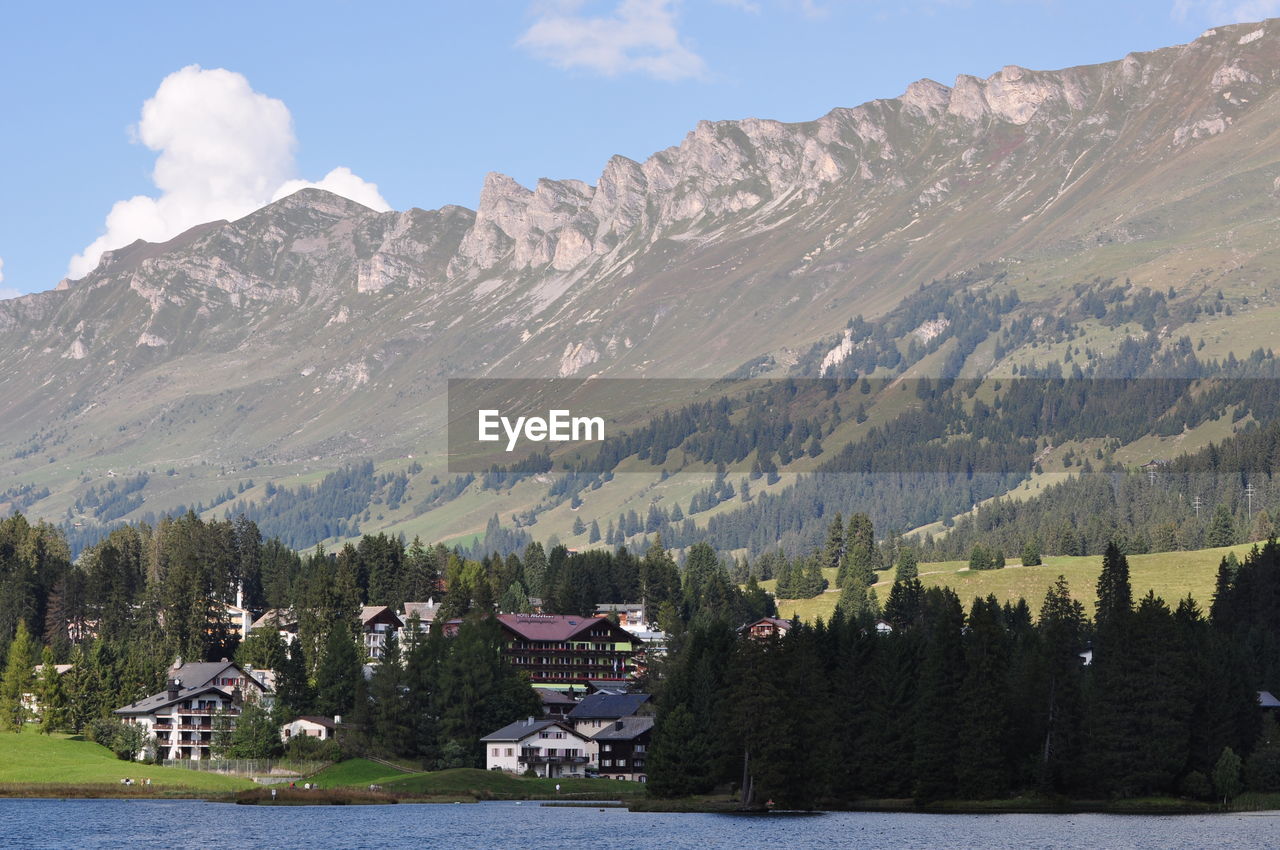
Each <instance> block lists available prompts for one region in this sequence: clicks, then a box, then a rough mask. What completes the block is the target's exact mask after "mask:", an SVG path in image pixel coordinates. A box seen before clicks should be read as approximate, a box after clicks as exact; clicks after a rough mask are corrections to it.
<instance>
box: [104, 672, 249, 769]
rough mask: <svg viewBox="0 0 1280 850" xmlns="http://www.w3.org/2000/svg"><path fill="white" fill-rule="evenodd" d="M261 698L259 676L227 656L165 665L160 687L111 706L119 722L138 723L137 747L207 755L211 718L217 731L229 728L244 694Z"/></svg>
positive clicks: (181, 755)
mask: <svg viewBox="0 0 1280 850" xmlns="http://www.w3.org/2000/svg"><path fill="white" fill-rule="evenodd" d="M249 695H252V697H250V698H266V696H267V689H266V687H265V686H264V685H263V684H262V681H261V679H259V678H257V677H255V676H254V675H252V674H251V673H249V672H248V671H246V670H244V669H243V668H241V667H240V665H238V664H234V663H232V662H230V661H227V660H225V659H224V660H222V661H218V662H196V663H188V664H183V663H182V662H181V660H179V661H177V662H176V663H175V664H174V666H173V667H170V668H169V673H168V685H167V687H166V688H165V690H163V691H161V692H160V693H158V694H153V695H152V696H149V697H147V698H146V699H141V700H138V701H137V702H133V703H130V704H129V705H126V706H124V707H122V708H117V709H116V710H115V711H114V712H112V713H113V714H114V715H115V716H116V717H118V718H120V720H122V721H123V722H125V723H128V724H131V725H136V726H139V727H141V728H142V732H143V750H142V751H141V752H139V754H138V757H139V758H143V757H144V755H145V753H146V752H147V751H154V752H155V753H156V755H157V756H158V757H159V758H166V759H193V760H199V759H207V758H211V757H212V747H213V743H214V741H213V736H214V732H215V722H214V721H215V719H218V720H219V723H221V724H223V726H222V727H221V728H222V729H223V731H226V732H230V731H232V730H234V729H235V719H236V717H237V716H238V715H239V714H240V707H241V706H242V705H243V703H244V700H245V698H246V697H247V696H249Z"/></svg>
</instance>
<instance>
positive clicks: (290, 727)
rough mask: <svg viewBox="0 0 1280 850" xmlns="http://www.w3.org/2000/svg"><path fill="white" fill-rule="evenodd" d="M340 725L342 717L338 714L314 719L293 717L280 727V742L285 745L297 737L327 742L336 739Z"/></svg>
mask: <svg viewBox="0 0 1280 850" xmlns="http://www.w3.org/2000/svg"><path fill="white" fill-rule="evenodd" d="M341 723H342V715H339V714H335V715H334V716H333V717H315V716H311V715H306V716H303V717H295V718H294V719H293V720H290V721H289V722H288V723H286V724H284V725H283V726H281V727H280V740H282V741H284V742H285V743H286V744H287V743H289V741H291V740H292V739H294V738H297V737H305V738H317V739H319V740H321V741H329V740H332V739H333V738H335V737H337V734H338V726H339V725H340V724H341Z"/></svg>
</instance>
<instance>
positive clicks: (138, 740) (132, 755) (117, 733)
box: [85, 717, 143, 761]
mask: <svg viewBox="0 0 1280 850" xmlns="http://www.w3.org/2000/svg"><path fill="white" fill-rule="evenodd" d="M85 736H86V737H87V738H88V739H89V740H90V741H93V742H94V743H95V744H101V745H102V746H104V747H106V748H107V749H109V750H111V752H113V753H115V754H116V758H118V759H120V760H121V761H133V760H134V759H136V758H137V757H138V754H139V753H141V752H142V745H143V734H142V727H140V726H136V725H134V724H132V723H124V722H122V721H120V720H116V719H115V718H112V717H99V718H98V719H96V720H93V721H91V722H90V723H89V725H88V726H86V727H85Z"/></svg>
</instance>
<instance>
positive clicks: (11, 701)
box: [0, 620, 36, 732]
mask: <svg viewBox="0 0 1280 850" xmlns="http://www.w3.org/2000/svg"><path fill="white" fill-rule="evenodd" d="M35 664H36V648H35V642H34V641H32V639H31V634H30V633H29V632H28V631H27V624H26V623H25V622H24V621H22V620H19V621H18V630H17V633H16V634H15V635H14V637H13V640H12V641H11V642H10V643H9V654H8V662H7V663H6V664H5V668H4V679H3V681H0V725H2V726H3V728H5V729H8V730H10V731H13V732H21V731H22V729H23V726H24V725H25V724H26V722H27V709H26V708H25V707H24V706H23V704H22V696H23V694H27V693H30V692H31V691H32V689H33V687H32V686H33V685H34V680H35V674H34V672H33V668H34V667H35Z"/></svg>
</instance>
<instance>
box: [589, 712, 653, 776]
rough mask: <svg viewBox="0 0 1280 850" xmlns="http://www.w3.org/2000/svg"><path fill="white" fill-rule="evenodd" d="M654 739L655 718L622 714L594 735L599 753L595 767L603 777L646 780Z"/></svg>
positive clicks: (594, 742)
mask: <svg viewBox="0 0 1280 850" xmlns="http://www.w3.org/2000/svg"><path fill="white" fill-rule="evenodd" d="M652 738H653V717H652V716H651V715H637V716H633V717H621V718H618V719H617V720H615V721H613V722H612V723H610V724H609V725H607V726H605V727H604V728H603V729H601V730H600V731H599V732H596V733H595V734H594V735H592V736H591V742H592V743H593V744H594V745H595V750H596V753H597V759H596V770H597V772H598V773H599V775H600V777H601V778H602V779H625V780H628V781H631V782H647V781H648V779H649V776H648V774H647V773H646V768H645V761H646V760H647V758H648V750H649V745H650V742H651V741H652Z"/></svg>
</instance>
